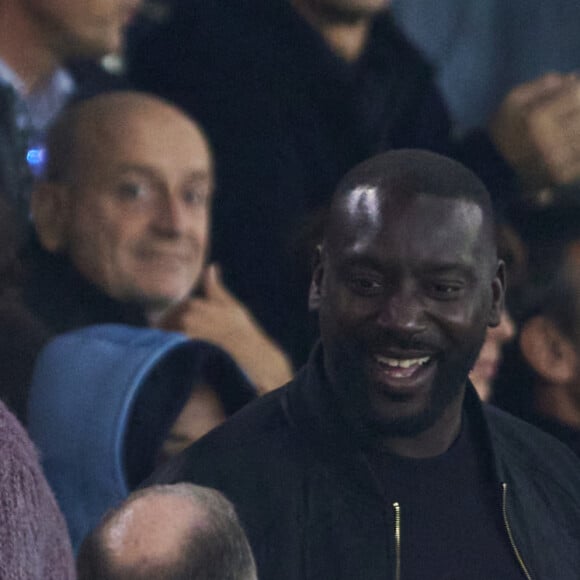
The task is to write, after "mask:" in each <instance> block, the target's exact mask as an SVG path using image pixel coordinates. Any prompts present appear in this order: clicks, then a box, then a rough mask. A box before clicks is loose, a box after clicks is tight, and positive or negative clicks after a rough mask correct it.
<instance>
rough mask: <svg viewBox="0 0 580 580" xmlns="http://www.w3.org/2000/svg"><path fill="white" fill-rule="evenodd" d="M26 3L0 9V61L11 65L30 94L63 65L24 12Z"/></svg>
mask: <svg viewBox="0 0 580 580" xmlns="http://www.w3.org/2000/svg"><path fill="white" fill-rule="evenodd" d="M23 4H24V3H23V2H5V3H3V5H2V6H1V7H0V59H2V60H3V61H4V62H5V63H6V65H8V66H9V67H10V68H11V69H12V71H13V72H14V73H16V74H17V75H18V77H19V79H20V80H21V81H22V83H23V84H24V91H25V94H26V95H27V94H30V93H32V92H34V90H35V89H36V88H37V87H39V86H41V85H42V84H44V83H45V82H46V80H47V79H48V78H50V76H51V75H52V74H53V73H54V72H55V70H56V69H57V68H58V67H59V66H60V65H61V62H60V61H59V59H58V57H57V55H56V54H55V53H54V51H52V50H50V48H49V47H48V45H47V42H46V39H45V37H44V35H43V34H42V32H41V31H40V30H39V27H38V26H37V24H36V23H35V21H34V20H33V19H31V18H30V16H28V15H27V14H25V13H24V12H23V8H22V6H23Z"/></svg>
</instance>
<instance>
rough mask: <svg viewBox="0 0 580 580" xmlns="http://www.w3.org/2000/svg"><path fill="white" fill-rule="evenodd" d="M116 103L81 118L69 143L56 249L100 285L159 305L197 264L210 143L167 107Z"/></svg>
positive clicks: (180, 290)
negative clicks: (97, 116)
mask: <svg viewBox="0 0 580 580" xmlns="http://www.w3.org/2000/svg"><path fill="white" fill-rule="evenodd" d="M125 113H126V114H124V115H122V116H121V115H119V116H115V115H112V116H111V117H110V118H109V119H106V120H104V121H103V120H100V121H98V123H99V126H98V127H95V126H90V125H89V126H88V127H87V131H85V133H84V135H85V137H84V141H83V142H82V143H80V144H79V149H80V151H78V152H77V155H78V158H77V159H76V162H75V169H74V170H73V171H72V173H71V178H70V183H68V184H67V187H68V188H69V197H70V199H71V209H70V216H69V219H68V225H67V227H66V230H67V231H66V234H65V236H64V238H65V242H64V246H65V247H64V248H63V250H64V251H65V252H66V253H67V254H68V255H69V256H70V258H71V259H72V261H73V263H74V264H75V266H76V267H77V268H78V270H79V271H80V272H81V273H82V274H83V275H84V276H85V277H86V278H88V279H89V280H91V281H92V282H93V283H95V284H96V285H97V286H99V287H100V288H101V289H103V290H104V291H105V292H106V293H107V294H108V295H110V296H112V297H113V298H116V299H118V300H121V301H131V302H135V303H138V304H141V305H143V306H144V307H145V309H146V311H147V312H151V313H155V312H162V311H163V310H164V309H166V308H168V307H169V306H171V305H172V304H174V303H176V302H179V301H180V300H182V299H184V298H185V297H186V296H188V295H189V294H190V292H191V291H192V289H193V287H194V285H195V284H196V282H197V280H198V278H199V275H200V273H201V270H202V267H203V264H204V260H205V255H206V251H207V245H208V235H209V233H208V228H209V217H210V201H211V190H212V167H211V158H210V152H209V149H208V145H207V143H206V141H205V139H204V137H203V135H202V134H201V133H200V131H199V130H198V129H197V128H196V127H195V126H194V125H193V124H192V123H190V122H189V121H188V120H187V119H186V118H185V117H183V116H182V115H181V114H179V113H177V112H176V111H175V110H174V109H171V108H169V107H165V106H159V105H156V106H145V107H137V106H136V107H135V108H134V110H133V111H132V112H128V111H126V112H125ZM93 125H94V124H93Z"/></svg>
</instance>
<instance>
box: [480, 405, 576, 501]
mask: <svg viewBox="0 0 580 580" xmlns="http://www.w3.org/2000/svg"><path fill="white" fill-rule="evenodd" d="M485 413H486V417H487V420H488V425H489V428H490V434H491V437H492V441H493V443H494V447H495V450H496V453H497V454H498V459H499V460H500V461H503V462H505V463H507V464H509V466H510V467H511V468H513V469H517V470H520V471H522V472H525V473H527V474H534V475H536V476H538V477H540V478H541V479H542V480H543V481H545V482H548V481H553V482H556V483H557V485H560V483H559V482H565V486H566V487H569V488H575V489H577V490H578V491H577V492H576V496H577V497H578V498H579V500H580V459H579V458H578V457H577V456H576V455H575V454H574V453H573V452H572V450H571V449H569V448H568V447H567V446H566V445H564V444H563V443H562V442H560V441H558V440H557V439H556V438H555V437H553V436H552V435H549V434H548V433H545V432H544V431H541V430H540V429H538V428H537V427H535V426H534V425H531V424H530V423H528V422H526V421H524V420H522V419H519V418H517V417H514V416H512V415H510V414H509V413H506V412H505V411H502V410H501V409H498V408H496V407H493V406H491V405H488V406H487V407H486V409H485Z"/></svg>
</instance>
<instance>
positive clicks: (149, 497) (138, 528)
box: [79, 483, 256, 580]
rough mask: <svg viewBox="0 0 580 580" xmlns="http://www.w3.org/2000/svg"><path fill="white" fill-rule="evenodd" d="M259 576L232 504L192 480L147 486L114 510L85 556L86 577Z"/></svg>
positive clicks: (230, 579)
mask: <svg viewBox="0 0 580 580" xmlns="http://www.w3.org/2000/svg"><path fill="white" fill-rule="evenodd" d="M150 578H151V579H153V578H155V579H157V580H162V579H164V578H168V579H169V578H171V579H173V580H185V579H187V580H193V579H199V580H202V579H205V578H220V579H223V580H255V578H256V572H255V564H254V561H253V557H252V554H251V550H250V547H249V544H248V542H247V540H246V538H245V535H244V532H243V530H242V528H241V526H240V524H239V522H238V519H237V516H236V513H235V510H234V508H233V506H232V505H231V503H230V502H229V501H228V500H227V499H226V498H225V497H224V496H223V495H222V494H220V493H219V492H217V491H215V490H213V489H209V488H204V487H200V486H195V485H192V484H185V483H184V484H176V485H163V486H154V487H150V488H145V489H143V490H141V491H138V492H136V493H134V494H132V495H131V496H129V498H128V499H127V501H126V502H125V503H124V504H122V505H121V507H120V508H118V509H117V510H115V511H113V512H110V513H109V514H108V515H107V516H106V517H105V519H104V520H103V521H102V522H101V524H100V525H99V526H98V527H97V528H96V529H95V530H94V531H93V533H92V534H91V535H90V536H89V537H88V538H87V539H86V540H85V542H84V543H83V545H82V547H81V551H80V554H79V579H81V580H83V579H84V580H113V579H116V580H138V579H139V580H147V579H150Z"/></svg>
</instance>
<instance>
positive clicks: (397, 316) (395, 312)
mask: <svg viewBox="0 0 580 580" xmlns="http://www.w3.org/2000/svg"><path fill="white" fill-rule="evenodd" d="M377 322H378V324H379V325H380V326H381V327H382V328H383V329H385V330H387V331H391V332H394V333H397V334H401V335H407V336H412V335H415V334H419V333H421V332H423V331H424V330H425V329H426V327H427V324H426V317H425V307H424V305H423V303H422V301H421V299H420V297H418V296H416V294H415V293H414V292H413V290H412V289H404V288H399V289H396V290H393V291H392V292H390V293H389V295H388V296H386V297H385V299H384V300H383V303H382V305H381V309H380V312H379V314H378V318H377Z"/></svg>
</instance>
